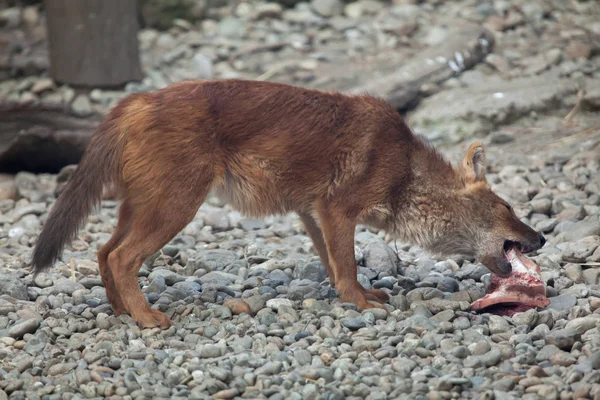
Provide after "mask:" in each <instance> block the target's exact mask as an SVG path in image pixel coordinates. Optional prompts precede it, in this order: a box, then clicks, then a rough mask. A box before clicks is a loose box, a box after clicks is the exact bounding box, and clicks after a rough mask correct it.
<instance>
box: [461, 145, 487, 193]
mask: <svg viewBox="0 0 600 400" xmlns="http://www.w3.org/2000/svg"><path fill="white" fill-rule="evenodd" d="M460 169H461V173H462V175H463V177H464V178H465V181H466V182H471V183H474V182H485V170H486V165H485V150H484V149H483V143H481V142H475V143H472V144H471V145H470V146H469V149H468V150H467V154H465V158H464V159H463V161H462V165H461V168H460Z"/></svg>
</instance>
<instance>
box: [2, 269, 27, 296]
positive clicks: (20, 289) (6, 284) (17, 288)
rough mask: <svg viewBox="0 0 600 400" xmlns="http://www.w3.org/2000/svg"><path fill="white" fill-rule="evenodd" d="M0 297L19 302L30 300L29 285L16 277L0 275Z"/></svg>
mask: <svg viewBox="0 0 600 400" xmlns="http://www.w3.org/2000/svg"><path fill="white" fill-rule="evenodd" d="M0 295H7V296H10V297H12V298H14V299H18V300H29V295H28V294H27V285H25V284H24V283H23V282H22V281H21V280H20V279H19V278H17V277H16V276H14V275H8V274H0Z"/></svg>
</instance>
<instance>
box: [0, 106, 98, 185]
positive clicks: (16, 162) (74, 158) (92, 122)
mask: <svg viewBox="0 0 600 400" xmlns="http://www.w3.org/2000/svg"><path fill="white" fill-rule="evenodd" d="M99 119H100V117H99V116H94V117H87V118H85V119H83V118H78V117H76V116H73V115H70V114H68V113H66V112H65V111H64V110H63V109H50V108H43V107H40V106H21V107H17V106H7V105H5V106H3V107H0V172H7V173H15V172H18V171H32V172H58V171H59V170H60V168H62V167H63V166H65V165H69V164H76V163H78V162H79V159H80V158H81V156H82V155H83V152H84V150H85V148H86V146H87V144H88V141H89V139H90V138H91V136H92V134H93V133H94V130H95V128H96V126H97V125H98V123H99Z"/></svg>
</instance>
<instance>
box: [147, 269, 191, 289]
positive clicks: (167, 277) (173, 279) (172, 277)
mask: <svg viewBox="0 0 600 400" xmlns="http://www.w3.org/2000/svg"><path fill="white" fill-rule="evenodd" d="M159 276H160V277H162V278H163V279H164V281H165V283H166V284H167V285H168V286H173V285H174V284H175V283H177V282H182V281H184V280H185V277H184V276H181V275H179V274H177V273H175V272H173V271H170V270H168V269H164V268H157V269H154V270H153V271H152V272H151V273H150V275H149V276H148V278H149V279H150V280H154V278H156V277H159Z"/></svg>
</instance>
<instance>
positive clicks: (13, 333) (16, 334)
mask: <svg viewBox="0 0 600 400" xmlns="http://www.w3.org/2000/svg"><path fill="white" fill-rule="evenodd" d="M39 326H40V321H39V320H38V319H28V320H26V321H23V322H19V323H17V324H15V325H13V326H12V327H10V328H9V329H8V336H10V337H12V338H15V339H20V338H22V337H23V335H25V334H26V333H34V332H35V331H37V329H38V327H39Z"/></svg>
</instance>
